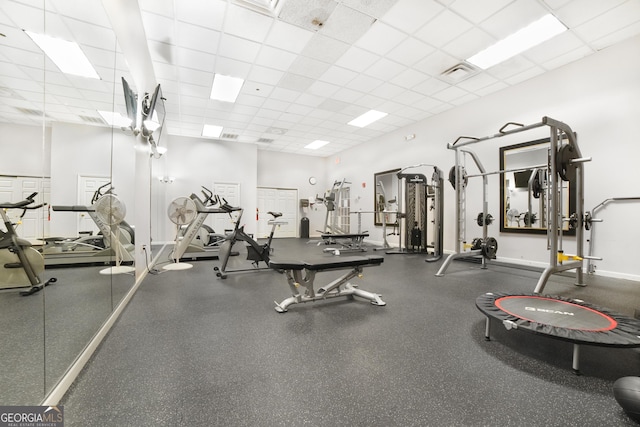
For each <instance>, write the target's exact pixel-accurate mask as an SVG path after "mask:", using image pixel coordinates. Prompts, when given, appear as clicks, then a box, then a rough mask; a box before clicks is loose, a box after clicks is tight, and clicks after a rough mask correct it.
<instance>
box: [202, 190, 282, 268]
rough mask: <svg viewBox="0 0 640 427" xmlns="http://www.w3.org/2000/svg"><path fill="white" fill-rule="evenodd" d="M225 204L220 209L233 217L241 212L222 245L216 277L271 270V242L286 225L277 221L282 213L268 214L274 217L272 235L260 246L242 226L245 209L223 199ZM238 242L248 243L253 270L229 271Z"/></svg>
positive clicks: (248, 257)
mask: <svg viewBox="0 0 640 427" xmlns="http://www.w3.org/2000/svg"><path fill="white" fill-rule="evenodd" d="M222 200H223V201H224V204H223V205H222V206H221V207H220V209H222V210H224V211H225V212H227V213H228V214H229V217H231V216H232V215H231V213H232V212H239V213H238V216H237V218H236V220H235V221H234V222H235V225H234V228H233V231H232V232H231V233H229V234H227V236H226V238H225V241H224V242H223V243H222V244H221V245H220V252H219V253H218V259H219V260H220V263H221V266H220V267H218V266H215V267H213V270H214V271H215V272H216V276H218V277H219V278H220V279H226V278H227V273H239V272H242V271H258V270H267V269H269V258H270V256H271V252H272V250H273V248H271V241H272V240H273V235H274V233H275V231H276V227H277V226H279V225H283V224H286V222H284V221H277V219H278V218H279V217H281V216H282V213H281V212H268V214H269V215H271V216H272V217H273V219H272V220H269V224H271V233H269V238H268V239H267V242H266V243H264V244H262V245H261V244H260V243H258V242H256V241H255V240H254V239H253V237H251V236H250V235H248V234H247V233H246V232H245V231H244V225H242V226H240V221H241V220H242V212H243V209H242V208H239V207H233V206H230V205H229V204H228V203H227V201H226V200H224V199H222ZM238 241H243V242H246V243H247V260H249V261H252V264H253V268H246V269H239V270H227V263H228V261H229V257H230V256H231V255H232V253H231V251H232V249H233V245H235V244H236V242H238ZM261 261H262V262H264V263H265V264H266V267H262V268H260V267H259V265H260V262H261Z"/></svg>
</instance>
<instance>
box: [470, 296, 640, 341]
mask: <svg viewBox="0 0 640 427" xmlns="http://www.w3.org/2000/svg"><path fill="white" fill-rule="evenodd" d="M476 306H477V307H478V309H479V310H480V311H482V312H483V313H484V314H485V315H486V316H488V317H492V318H494V319H497V320H499V321H501V322H510V325H511V326H512V327H515V328H517V329H523V330H525V331H529V332H533V333H537V334H541V335H547V336H551V337H554V338H558V339H562V340H565V341H570V342H573V343H580V344H588V345H600V346H612V347H640V321H639V320H637V319H633V318H630V317H627V316H624V315H622V314H618V313H614V312H612V311H611V310H608V309H606V308H602V307H597V306H594V305H591V304H588V303H585V302H584V301H580V300H574V299H568V298H564V297H559V296H543V295H535V294H506V293H496V292H493V293H486V294H484V295H481V296H479V297H478V298H477V299H476Z"/></svg>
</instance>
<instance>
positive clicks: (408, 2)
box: [380, 0, 443, 34]
mask: <svg viewBox="0 0 640 427" xmlns="http://www.w3.org/2000/svg"><path fill="white" fill-rule="evenodd" d="M442 10H443V6H442V5H440V4H438V3H436V2H435V1H433V0H399V1H398V2H397V3H396V4H395V5H394V6H393V7H392V8H391V9H390V10H389V11H388V12H387V13H386V14H384V15H383V16H382V17H381V18H380V20H381V21H382V22H386V23H387V24H389V25H391V26H393V27H395V28H398V29H400V30H402V31H404V32H406V33H408V34H411V33H413V32H414V31H416V30H417V29H418V28H420V27H421V26H423V25H424V24H425V23H426V22H427V21H429V20H431V18H433V17H434V16H436V15H437V14H438V13H440V12H441V11H442Z"/></svg>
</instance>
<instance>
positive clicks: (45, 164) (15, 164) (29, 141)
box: [0, 123, 51, 176]
mask: <svg viewBox="0 0 640 427" xmlns="http://www.w3.org/2000/svg"><path fill="white" fill-rule="evenodd" d="M0 135H2V136H1V137H0V138H1V139H0V147H1V150H2V151H1V152H2V155H0V175H12V176H49V175H50V174H51V168H50V162H49V157H50V155H51V128H49V127H47V128H45V130H44V137H43V132H42V126H22V125H13V124H9V123H0Z"/></svg>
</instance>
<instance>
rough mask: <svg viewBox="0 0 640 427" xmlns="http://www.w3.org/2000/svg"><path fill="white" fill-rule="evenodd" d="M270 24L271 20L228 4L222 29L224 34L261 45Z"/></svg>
mask: <svg viewBox="0 0 640 427" xmlns="http://www.w3.org/2000/svg"><path fill="white" fill-rule="evenodd" d="M272 23H273V19H272V18H269V17H267V16H265V15H262V14H260V13H256V12H253V11H251V10H249V9H245V8H244V7H240V6H236V5H235V4H233V3H229V4H228V6H227V12H226V16H225V22H224V26H223V29H224V32H225V33H228V34H233V35H235V36H238V37H243V38H245V39H249V40H253V41H256V42H260V43H262V42H263V41H264V39H265V38H266V36H267V33H268V32H269V29H270V28H271V25H272Z"/></svg>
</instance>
